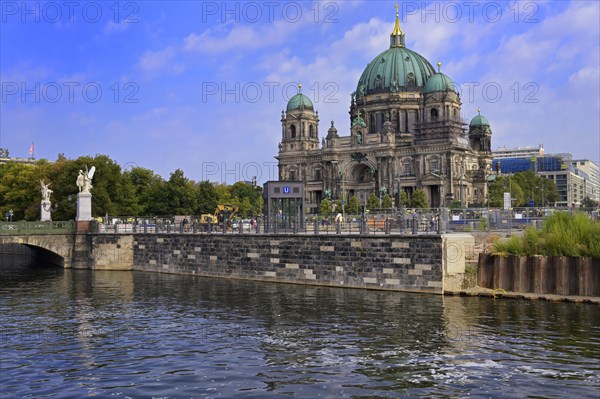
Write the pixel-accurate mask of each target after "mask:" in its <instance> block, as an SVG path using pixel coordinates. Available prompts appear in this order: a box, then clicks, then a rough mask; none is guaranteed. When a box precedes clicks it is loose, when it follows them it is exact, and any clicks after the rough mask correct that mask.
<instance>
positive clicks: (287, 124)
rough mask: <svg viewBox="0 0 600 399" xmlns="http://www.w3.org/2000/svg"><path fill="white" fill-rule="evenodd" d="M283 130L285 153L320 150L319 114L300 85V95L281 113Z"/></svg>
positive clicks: (282, 140)
mask: <svg viewBox="0 0 600 399" xmlns="http://www.w3.org/2000/svg"><path fill="white" fill-rule="evenodd" d="M281 128H282V138H281V147H282V148H281V149H282V150H283V151H286V152H289V151H307V150H315V149H318V148H319V113H318V112H316V111H315V109H314V107H313V103H312V101H311V100H310V98H308V97H307V96H305V95H304V94H302V85H301V84H298V94H296V95H295V96H293V97H292V98H290V101H288V104H287V109H286V112H283V111H282V112H281Z"/></svg>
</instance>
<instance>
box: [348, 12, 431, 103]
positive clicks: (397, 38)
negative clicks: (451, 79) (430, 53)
mask: <svg viewBox="0 0 600 399" xmlns="http://www.w3.org/2000/svg"><path fill="white" fill-rule="evenodd" d="M433 75H435V69H434V68H433V66H431V64H430V63H429V61H427V60H426V59H425V58H424V57H423V56H421V55H420V54H419V53H416V52H414V51H412V50H409V49H407V48H406V46H405V40H404V32H402V29H400V20H399V18H398V10H397V9H396V24H395V26H394V31H393V32H392V34H391V35H390V48H389V49H387V50H385V51H384V52H382V53H381V54H379V55H378V56H377V57H375V58H374V59H373V61H371V62H370V63H369V65H367V67H366V68H365V70H364V71H363V73H362V75H361V76H360V79H359V81H358V85H357V86H356V93H357V95H358V97H361V96H363V95H369V94H375V93H386V92H388V93H389V92H397V91H401V90H402V91H403V90H407V89H409V90H416V89H417V88H421V87H424V86H425V84H426V83H427V80H428V79H429V78H430V77H431V76H433Z"/></svg>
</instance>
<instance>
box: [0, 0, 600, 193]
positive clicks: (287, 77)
mask: <svg viewBox="0 0 600 399" xmlns="http://www.w3.org/2000/svg"><path fill="white" fill-rule="evenodd" d="M394 5H395V2H391V1H321V2H313V1H310V2H308V1H307V2H304V1H296V2H279V1H270V2H251V1H250V2H234V1H228V2H221V1H217V2H211V1H203V2H200V1H168V2H166V1H165V2H163V1H138V2H132V1H130V2H128V1H122V2H116V1H107V2H84V1H80V2H68V1H48V2H44V1H41V2H22V1H14V2H13V1H2V2H0V6H1V16H0V18H1V20H0V23H1V25H0V81H1V83H2V87H1V89H2V90H1V99H0V100H1V101H0V133H1V136H0V147H4V148H8V149H9V151H10V154H11V156H15V157H27V156H28V155H29V154H28V149H29V147H30V145H31V143H32V142H34V143H35V156H36V158H47V159H50V160H54V159H56V157H57V155H58V154H59V153H64V154H65V155H66V156H67V157H68V158H77V157H78V156H80V155H91V156H94V155H96V154H106V155H109V156H110V157H111V158H112V159H114V160H116V161H117V162H118V163H119V164H121V166H123V167H129V166H135V165H137V166H143V167H146V168H149V169H152V170H154V171H156V172H157V173H159V174H161V175H162V176H163V177H165V178H168V177H169V175H170V173H171V172H173V171H174V170H175V169H177V168H181V169H182V170H183V171H184V172H185V174H186V176H187V177H189V178H191V179H194V180H197V181H199V180H205V179H207V180H211V181H228V182H230V183H231V182H234V181H238V180H250V179H251V178H252V176H254V175H257V176H258V180H259V182H264V181H266V180H269V179H276V178H277V168H276V163H275V162H276V161H275V159H274V158H273V157H274V155H276V153H277V145H278V143H279V141H280V136H281V123H280V118H281V110H282V109H284V108H285V106H286V103H287V99H289V98H290V97H291V96H292V95H293V94H295V92H296V89H295V85H296V84H297V83H298V82H301V83H302V85H303V93H304V94H306V95H308V96H309V97H311V98H312V99H313V102H314V104H315V107H316V109H317V110H318V111H319V115H320V118H321V122H320V131H319V133H320V135H321V136H323V135H325V134H326V131H327V129H328V127H329V125H330V121H331V120H332V119H333V120H334V121H335V124H336V127H337V128H338V131H339V133H340V134H343V135H347V134H349V116H348V110H349V105H350V93H351V92H352V91H354V90H356V84H357V82H358V79H359V77H360V74H361V73H362V71H363V69H364V68H365V66H366V65H367V63H368V62H369V61H370V60H372V59H373V58H374V57H375V56H376V55H377V54H379V53H380V52H382V51H384V50H386V49H387V48H388V47H389V34H390V33H391V31H392V28H393V24H394V16H395V10H394ZM400 17H401V26H402V29H403V30H404V32H405V34H406V43H407V47H408V48H410V49H412V50H414V51H417V52H418V53H420V54H421V55H423V56H424V57H426V58H427V59H428V60H429V61H430V62H431V64H433V65H435V64H436V63H437V61H438V59H439V60H441V62H442V64H443V66H442V71H443V72H444V73H446V74H447V75H449V76H450V77H451V78H452V79H453V80H454V81H455V85H456V86H457V87H460V90H461V95H462V97H461V98H462V101H463V106H462V112H463V118H466V119H469V120H470V119H471V118H472V117H473V116H474V115H476V113H477V108H478V107H480V108H481V112H482V114H483V115H485V116H486V117H487V118H488V119H489V121H490V123H491V125H492V130H493V138H492V146H493V148H497V147H499V146H507V147H515V146H525V145H534V146H535V145H537V144H538V143H539V142H543V143H544V147H545V149H546V152H547V153H557V152H570V153H572V154H573V155H574V157H576V158H588V159H592V160H594V161H595V162H599V161H600V78H599V77H600V22H599V21H600V3H599V2H596V1H571V2H569V1H548V2H543V1H535V2H533V1H520V2H518V3H515V2H507V1H497V2H483V1H472V2H422V1H418V2H411V1H405V2H402V3H401V4H400Z"/></svg>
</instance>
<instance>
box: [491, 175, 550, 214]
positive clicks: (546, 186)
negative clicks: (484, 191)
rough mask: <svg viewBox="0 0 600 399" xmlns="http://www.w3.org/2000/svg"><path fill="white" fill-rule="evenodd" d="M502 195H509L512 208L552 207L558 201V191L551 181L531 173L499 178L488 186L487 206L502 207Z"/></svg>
mask: <svg viewBox="0 0 600 399" xmlns="http://www.w3.org/2000/svg"><path fill="white" fill-rule="evenodd" d="M504 193H511V198H512V199H513V201H512V206H513V207H524V206H529V204H530V201H533V204H534V206H546V205H552V204H554V203H555V202H556V201H558V191H557V190H556V183H554V181H553V180H550V179H546V178H544V177H539V176H536V174H535V173H533V172H532V171H527V172H519V173H516V174H515V175H514V176H499V177H497V178H496V180H495V181H494V182H493V183H492V184H491V185H490V186H489V191H488V197H489V206H491V207H503V206H504Z"/></svg>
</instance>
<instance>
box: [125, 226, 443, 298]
mask: <svg viewBox="0 0 600 399" xmlns="http://www.w3.org/2000/svg"><path fill="white" fill-rule="evenodd" d="M133 268H134V270H144V271H152V272H162V273H176V274H189V275H197V276H209V277H227V278H242V279H253V280H262V281H278V282H290V283H299V284H313V285H314V284H316V285H331V286H338V287H356V288H372V289H387V290H397V291H415V292H428V293H438V294H441V293H442V292H443V289H442V284H443V282H442V278H443V271H442V238H441V237H440V236H433V235H432V236H385V237H375V236H360V237H359V236H349V235H339V236H313V235H294V236H291V235H279V236H273V235H269V236H265V235H238V234H236V235H225V236H223V235H217V234H213V235H205V234H202V235H198V234H195V235H192V234H189V235H188V234H183V235H181V234H180V235H166V234H165V235H160V234H137V235H135V239H134V242H133Z"/></svg>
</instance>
